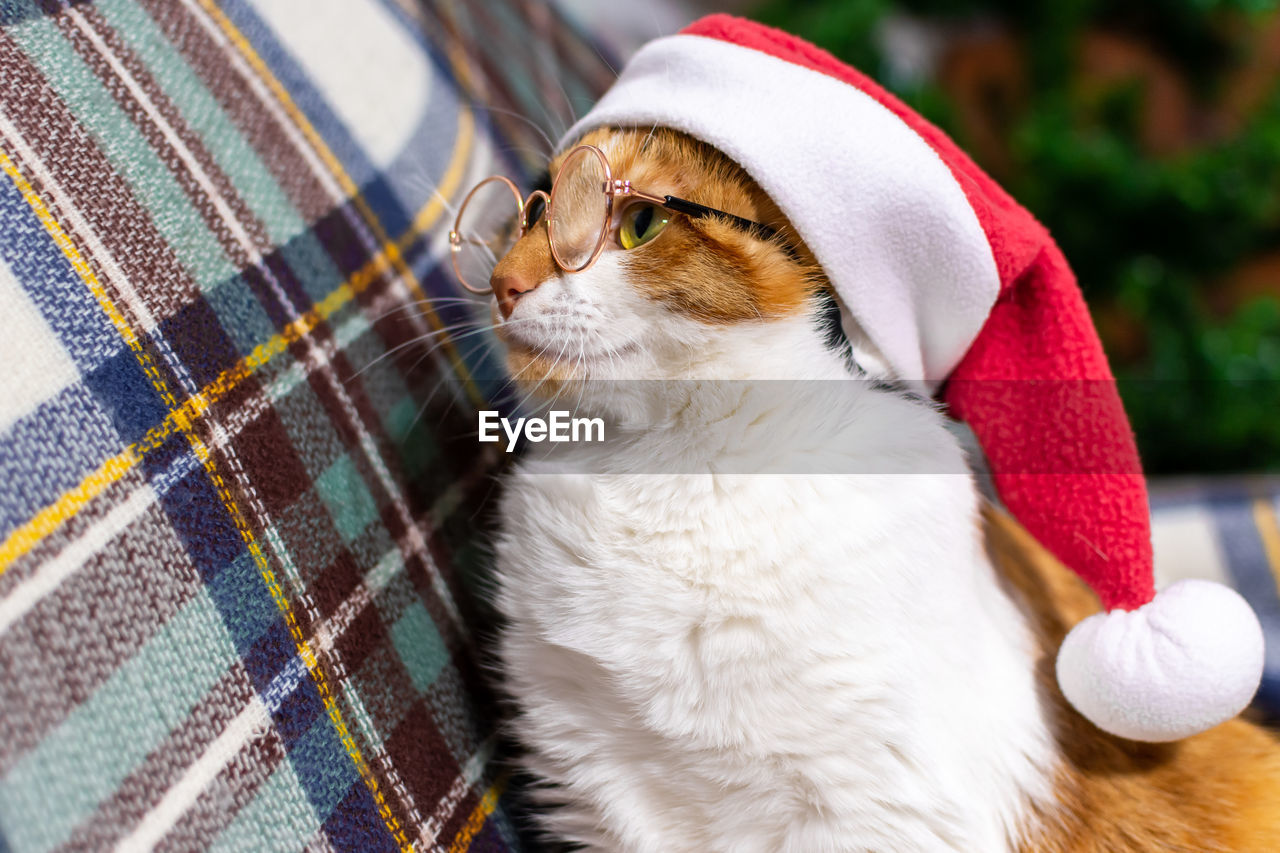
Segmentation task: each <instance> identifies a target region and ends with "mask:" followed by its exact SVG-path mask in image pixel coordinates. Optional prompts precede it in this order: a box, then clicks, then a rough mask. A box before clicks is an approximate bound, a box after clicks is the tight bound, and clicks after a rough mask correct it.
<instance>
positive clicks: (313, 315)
mask: <svg viewBox="0 0 1280 853" xmlns="http://www.w3.org/2000/svg"><path fill="white" fill-rule="evenodd" d="M458 124H459V126H458V135H457V140H458V141H457V144H456V145H455V147H454V151H453V154H452V156H451V158H450V161H449V165H448V168H447V169H446V170H445V173H444V176H443V177H442V178H441V181H440V191H441V194H442V195H443V196H444V197H446V198H447V197H449V196H450V195H451V194H452V193H453V192H455V191H456V190H457V188H458V185H459V184H460V183H461V182H462V175H463V172H464V170H465V168H466V161H467V155H468V153H469V151H470V147H471V140H472V138H473V134H474V128H475V119H474V117H473V116H472V114H471V112H470V111H469V110H466V109H464V110H463V111H462V113H461V115H460V116H459V118H458ZM0 167H2V168H3V170H4V172H5V174H7V175H8V176H9V177H10V179H11V180H13V182H14V184H15V185H17V186H18V188H19V189H20V190H22V191H23V194H24V198H26V192H27V190H29V189H30V184H28V183H27V181H26V179H25V178H24V177H23V176H22V174H21V173H20V172H18V171H17V169H16V167H14V164H13V162H12V161H11V160H9V158H8V157H6V156H5V155H4V153H3V152H0ZM24 187H25V189H24ZM32 196H33V197H34V192H33V193H32ZM37 202H38V199H37ZM28 203H30V199H28ZM41 209H43V205H41ZM443 210H444V202H443V201H442V200H441V199H440V198H439V197H436V198H433V199H432V200H431V201H429V202H427V203H426V204H425V205H423V207H422V209H421V210H419V211H418V213H417V214H416V215H415V216H414V219H413V223H412V224H411V225H410V226H409V228H408V230H407V231H405V233H404V234H403V235H401V236H400V238H399V239H398V240H397V241H396V244H395V246H394V247H393V248H395V249H396V250H398V251H399V252H404V251H405V250H406V249H407V248H408V247H409V244H410V243H412V242H413V241H414V240H415V239H416V238H417V237H418V235H420V234H421V233H423V232H424V231H426V230H427V229H428V228H430V227H431V226H432V225H434V224H435V223H436V221H437V220H438V219H439V217H440V214H441V213H442V212H443ZM42 221H43V220H42ZM47 227H48V226H46V228H47ZM55 227H56V223H55ZM57 230H58V233H60V234H62V233H63V232H62V230H61V228H58V229H57ZM63 238H64V239H66V235H65V234H63ZM54 239H55V240H57V239H58V238H57V237H55V238H54ZM67 243H68V246H70V249H71V251H72V252H75V256H76V257H77V258H79V259H80V262H81V263H83V258H81V257H80V254H79V252H77V251H76V250H75V247H74V245H71V244H70V241H69V240H67ZM59 245H60V246H61V245H62V244H61V243H59ZM386 248H387V247H384V250H383V251H379V252H378V253H377V254H376V255H374V256H373V257H372V258H370V259H369V261H368V262H366V263H365V265H364V266H363V267H361V268H360V269H358V270H356V272H355V273H353V274H352V276H351V277H350V278H349V279H348V280H347V281H345V282H343V283H342V284H341V285H339V286H338V287H337V288H335V289H334V290H333V291H332V292H331V293H329V294H328V295H327V296H325V298H324V299H322V300H320V302H318V303H317V304H316V305H315V306H314V307H313V308H312V309H311V310H309V311H308V312H307V313H306V314H303V315H302V316H301V317H299V318H298V319H297V320H294V321H293V322H292V323H290V324H289V325H288V326H286V327H285V328H284V330H283V331H281V332H279V333H278V334H276V335H275V336H273V337H272V338H270V339H269V340H267V341H265V342H263V343H261V344H259V345H258V346H256V347H254V349H253V351H252V352H250V353H249V355H247V356H245V357H244V358H242V359H241V360H240V361H239V362H237V363H236V364H235V365H233V366H231V367H229V368H227V369H226V370H224V371H223V372H222V373H221V374H219V375H218V377H217V378H216V379H214V380H213V381H212V382H210V383H209V384H208V385H206V386H205V387H204V388H203V389H202V390H201V391H200V393H199V394H196V395H195V396H194V397H192V398H190V399H189V400H187V402H186V403H185V404H183V405H182V407H181V408H179V409H177V410H174V411H171V412H170V413H169V415H168V416H167V417H166V418H165V419H164V421H162V422H161V423H160V424H158V425H156V426H154V427H152V428H151V430H149V431H148V432H147V434H146V435H145V436H143V437H142V438H141V439H140V440H139V441H137V442H135V443H134V444H131V445H129V446H128V447H126V448H125V449H124V450H123V451H121V452H120V453H118V454H116V455H115V456H113V457H111V458H110V459H108V460H107V461H106V462H104V463H103V464H102V465H101V466H100V467H99V468H98V469H97V470H96V471H94V472H93V473H91V474H89V476H87V477H85V479H84V480H83V481H81V482H80V483H79V484H78V485H76V486H75V487H74V488H72V489H70V490H69V491H67V492H66V493H65V494H63V495H62V496H61V497H60V498H58V500H57V501H55V502H54V503H52V504H50V505H49V506H48V507H46V508H44V509H43V510H41V511H40V512H39V513H37V514H36V515H35V516H33V517H32V519H31V520H30V521H28V522H27V523H26V524H24V525H23V526H22V527H19V528H18V529H17V530H15V531H14V532H13V533H11V534H9V536H8V538H7V539H5V541H4V543H3V544H0V574H4V572H5V570H6V569H8V568H9V566H11V565H12V564H13V563H14V562H15V561H16V560H18V559H19V558H21V557H22V556H23V555H24V554H26V553H27V552H29V551H30V550H31V549H32V548H34V547H35V546H36V545H38V544H39V543H40V542H41V540H43V539H44V538H45V537H46V536H48V535H49V534H51V533H53V532H54V531H55V530H57V529H58V528H59V527H61V526H62V525H63V524H64V523H66V521H67V520H68V519H70V518H71V517H72V516H74V515H75V514H76V513H77V512H79V511H80V510H81V509H83V508H84V506H85V505H86V504H88V503H89V501H91V500H93V499H94V498H95V497H97V496H98V495H99V494H101V493H102V491H103V490H104V489H106V488H107V487H108V486H110V485H111V484H112V483H114V482H116V481H117V480H119V479H120V478H121V477H123V476H124V475H125V474H126V473H128V471H129V470H130V469H131V468H133V467H134V466H136V465H137V464H138V463H139V462H141V461H142V459H143V457H145V456H146V455H147V453H149V452H150V451H152V450H154V449H156V448H157V447H159V446H160V445H161V444H163V443H164V442H165V440H166V439H168V438H169V436H171V435H172V434H173V432H174V430H175V429H181V430H186V429H189V428H190V425H191V424H193V423H194V422H195V421H196V420H197V419H199V418H200V417H201V416H202V415H203V414H204V413H205V412H206V411H208V409H209V407H210V406H212V405H213V404H214V403H216V402H217V401H218V400H219V399H221V398H222V397H224V396H225V395H226V394H228V393H229V392H231V391H232V390H234V389H235V388H236V387H237V386H238V385H239V384H240V383H241V382H243V381H244V380H245V379H247V378H248V377H250V376H252V375H253V374H254V373H255V372H257V370H258V369H259V368H261V367H262V366H263V365H265V364H267V363H268V362H269V361H271V359H272V358H274V357H275V356H277V355H279V354H280V353H282V352H284V351H285V350H286V349H288V347H289V344H292V343H294V342H295V341H297V340H299V339H301V338H302V337H303V336H304V335H306V334H308V333H309V332H311V330H312V329H314V328H315V327H316V326H318V325H319V324H320V323H322V322H324V321H326V320H328V319H329V318H330V317H331V316H332V315H333V314H334V313H335V312H337V311H338V310H339V309H340V308H342V307H343V306H345V305H346V304H347V303H349V302H351V300H352V299H354V298H355V297H356V296H357V295H359V294H360V293H362V292H363V291H364V290H365V289H366V288H368V287H369V285H370V284H372V283H373V282H375V281H377V280H378V276H380V275H381V274H382V273H384V272H387V271H388V269H390V261H389V257H388V252H387V251H386ZM65 251H66V250H65V249H64V254H65ZM73 266H74V262H73ZM77 271H78V268H77ZM86 271H87V272H88V274H89V275H92V274H93V271H92V269H90V268H88V266H87V265H86ZM94 281H95V282H96V281H97V279H96V278H95V279H94ZM113 310H114V306H113ZM121 321H122V322H123V317H122V318H121ZM113 322H114V319H113ZM128 334H129V335H131V336H132V335H133V332H132V330H129V331H128ZM135 340H136V338H135Z"/></svg>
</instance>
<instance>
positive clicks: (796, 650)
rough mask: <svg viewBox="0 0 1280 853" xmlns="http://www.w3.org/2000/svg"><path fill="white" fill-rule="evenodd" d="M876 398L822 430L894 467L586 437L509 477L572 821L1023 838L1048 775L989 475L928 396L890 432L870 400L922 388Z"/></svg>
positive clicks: (529, 666)
mask: <svg viewBox="0 0 1280 853" xmlns="http://www.w3.org/2000/svg"><path fill="white" fill-rule="evenodd" d="M881 400H883V403H881V402H879V401H881ZM858 405H861V406H863V407H864V408H863V409H862V410H861V416H860V417H852V418H850V417H845V416H843V414H848V413H843V414H842V415H841V416H839V417H835V418H832V419H831V420H830V423H831V424H832V427H831V430H832V431H833V434H831V435H825V436H824V435H818V436H817V438H818V440H819V441H818V443H817V444H816V445H815V446H822V447H825V448H830V447H832V446H836V447H845V448H853V449H852V450H849V451H846V452H848V453H854V454H858V455H860V456H865V457H866V458H875V459H882V460H884V459H896V460H899V461H897V462H884V463H883V464H880V465H877V466H876V471H877V472H876V473H865V474H859V475H847V476H846V475H805V476H800V475H792V476H787V475H744V474H729V475H711V474H652V473H641V474H610V475H603V474H597V473H583V471H585V470H591V469H592V466H593V465H594V464H595V460H598V459H599V458H600V457H599V456H598V455H591V456H588V455H587V454H585V453H579V452H577V451H576V450H575V449H570V450H568V451H567V452H565V453H563V454H560V455H558V456H557V457H556V458H555V459H551V460H545V461H539V462H533V463H526V464H525V465H524V466H522V467H521V468H520V469H519V470H518V471H517V472H516V473H515V474H513V475H512V477H511V478H510V480H509V481H508V483H507V487H506V493H505V497H504V500H503V506H502V521H503V532H502V536H501V538H500V541H499V544H498V569H499V595H498V603H499V607H500V609H501V610H502V612H503V613H504V615H505V616H506V617H507V619H508V620H509V623H508V627H507V628H506V630H505V632H504V636H503V638H502V643H501V655H502V659H503V665H504V668H505V673H506V684H507V685H508V687H509V689H510V690H511V692H512V694H513V695H514V697H515V698H516V700H517V702H518V704H519V706H520V709H521V715H520V718H519V720H518V721H517V734H518V735H519V736H520V737H521V739H522V740H524V741H525V742H526V743H527V744H528V745H529V746H530V747H531V750H532V753H533V755H532V757H531V766H532V768H533V770H534V772H535V773H536V774H537V775H539V776H541V777H543V778H544V779H546V780H547V781H549V782H552V783H555V784H556V785H557V786H559V791H558V792H557V793H556V794H555V795H554V796H552V797H550V798H551V799H554V800H556V801H557V802H562V803H564V805H563V806H562V807H560V808H558V809H556V810H554V811H553V812H551V813H550V815H549V817H548V818H547V824H548V826H549V827H550V828H551V829H552V831H553V832H554V833H555V834H557V835H559V836H562V837H568V838H573V839H577V840H580V841H584V842H588V843H590V844H592V845H594V849H602V850H628V851H650V850H652V851H673V850H699V851H714V850H726V851H728V850H732V851H757V850H758V851H778V850H793V851H806V853H807V852H808V851H828V850H829V851H843V850H893V851H905V850H963V851H989V850H1003V849H1007V847H1008V839H1009V837H1010V836H1011V835H1014V834H1016V832H1017V830H1018V827H1019V824H1020V821H1021V818H1022V815H1023V813H1024V811H1025V808H1026V805H1027V803H1028V801H1029V799H1039V798H1041V797H1043V796H1046V795H1047V794H1048V781H1047V774H1048V772H1049V770H1050V769H1051V767H1052V763H1053V761H1052V759H1053V756H1052V751H1051V748H1050V746H1049V743H1050V739H1049V736H1048V734H1047V730H1046V726H1045V724H1044V722H1043V720H1042V719H1041V715H1040V711H1039V707H1038V704H1037V701H1036V696H1035V687H1034V678H1033V668H1034V660H1033V651H1032V642H1031V639H1030V636H1029V633H1028V631H1027V628H1026V626H1025V624H1024V622H1023V620H1022V618H1021V615H1020V614H1019V613H1018V612H1017V610H1016V609H1015V608H1014V606H1013V605H1012V604H1011V602H1010V601H1009V600H1008V599H1007V598H1006V597H1005V595H1004V594H1003V593H1002V592H1001V590H1000V589H999V587H998V585H997V581H996V579H995V577H994V575H993V573H992V570H991V568H990V566H989V565H988V563H987V561H986V559H985V556H984V555H983V552H982V550H981V546H980V542H979V541H978V532H977V525H976V521H975V512H976V505H975V500H976V499H975V495H974V490H973V486H972V483H971V481H970V480H969V478H968V477H967V476H964V475H961V474H946V473H939V472H944V471H955V470H957V464H958V463H959V458H960V457H959V455H958V454H959V452H960V451H959V449H958V448H957V447H956V446H955V443H954V441H953V440H952V439H951V438H950V436H948V435H947V434H946V432H945V431H944V430H943V429H942V426H941V423H940V420H939V418H938V416H937V415H936V414H935V413H933V412H931V411H929V410H927V409H923V408H922V409H920V410H919V412H918V413H915V414H911V415H909V417H910V418H911V426H910V428H907V429H903V428H898V429H894V430H888V429H884V424H883V423H879V422H878V415H876V416H869V413H879V410H880V408H883V407H887V408H888V409H891V410H894V412H896V415H895V416H901V415H902V408H901V407H903V406H907V405H910V404H908V403H905V402H904V401H901V400H899V399H897V398H889V397H887V396H885V395H870V403H868V401H867V400H863V401H861V402H860V403H859V404H858ZM868 405H870V406H871V408H870V409H868V408H866V407H867V406H868ZM894 412H890V415H894ZM795 414H796V413H795V412H794V411H788V412H787V414H786V416H787V417H794V416H795ZM776 416H782V415H776ZM891 419H892V418H891ZM753 424H754V426H753V428H755V427H756V426H758V427H759V428H760V429H761V430H763V431H764V432H765V433H767V432H768V429H769V424H768V422H767V418H766V419H764V420H760V419H756V420H754V421H753ZM775 427H776V424H775ZM835 432H839V433H840V435H836V434H834V433H835ZM850 433H853V434H850ZM922 439H924V440H923V441H922ZM653 440H654V439H652V437H632V438H631V439H621V440H617V441H615V442H614V443H613V446H612V447H610V448H608V450H607V452H608V453H609V454H611V455H612V458H614V459H615V460H616V459H619V458H621V459H625V458H626V456H627V455H628V454H633V455H636V456H637V458H640V454H644V453H647V452H651V450H652V446H651V445H648V446H647V445H646V442H650V441H653ZM922 446H923V447H934V448H935V450H934V451H931V452H926V453H924V454H921V453H920V451H919V448H921V447H922ZM906 448H914V451H913V453H900V452H899V451H902V450H904V449H906ZM574 472H577V473H574Z"/></svg>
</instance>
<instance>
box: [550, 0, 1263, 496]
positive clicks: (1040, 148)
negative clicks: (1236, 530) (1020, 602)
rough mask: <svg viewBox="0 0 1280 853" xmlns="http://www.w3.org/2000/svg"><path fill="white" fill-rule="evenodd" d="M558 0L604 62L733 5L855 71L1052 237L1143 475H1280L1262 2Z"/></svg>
mask: <svg viewBox="0 0 1280 853" xmlns="http://www.w3.org/2000/svg"><path fill="white" fill-rule="evenodd" d="M562 2H563V4H564V5H565V6H566V7H568V10H569V11H570V13H571V14H572V15H575V16H577V17H579V18H580V19H582V20H583V21H584V22H587V23H589V24H590V26H592V27H593V28H594V29H597V30H599V29H600V28H602V27H603V29H604V30H605V31H606V32H608V31H613V32H617V33H618V38H617V41H616V43H615V44H613V45H612V47H613V48H614V50H615V52H616V53H617V54H618V57H619V58H621V57H624V56H625V55H626V54H627V53H629V52H630V51H631V50H632V49H634V47H635V46H637V45H638V44H639V43H640V42H643V41H645V40H647V39H648V38H650V37H653V36H656V35H659V34H664V33H669V32H673V31H675V30H676V29H678V28H679V27H680V26H682V25H683V24H684V23H687V22H688V21H690V20H692V19H693V18H695V17H697V16H699V15H701V14H705V13H706V12H709V11H729V12H734V13H736V14H742V15H746V16H748V17H752V18H755V19H757V20H760V21H764V22H766V23H769V24H773V25H775V26H778V27H781V28H783V29H786V30H789V31H791V32H794V33H796V34H798V35H800V36H803V37H804V38H807V39H809V40H811V41H813V42H815V43H817V44H818V45H820V46H822V47H824V48H826V49H827V50H829V51H831V52H832V53H834V54H835V55H836V56H838V57H840V58H841V59H844V60H846V61H848V62H850V63H852V64H853V65H855V66H857V67H859V68H861V69H862V70H863V71H866V72H868V73H869V74H871V75H872V76H873V77H875V78H877V79H878V80H879V81H880V82H881V83H883V84H885V85H886V86H888V87H889V88H890V89H891V90H892V91H894V92H895V93H896V94H898V95H899V96H900V97H901V98H903V99H904V100H905V101H906V102H907V103H909V104H910V105H911V106H913V107H914V108H915V109H917V110H919V111H920V112H921V113H922V114H924V115H925V116H926V117H927V118H929V119H930V120H932V121H933V122H935V123H936V124H938V125H940V126H941V127H942V128H943V129H944V130H946V131H947V132H948V133H950V134H951V135H952V136H953V137H954V138H955V139H956V140H957V141H958V142H959V143H960V145H961V146H962V147H963V148H964V149H965V150H967V151H968V152H969V153H970V155H971V156H972V157H973V158H974V159H975V160H976V161H977V162H978V164H979V165H980V166H982V167H983V168H984V169H986V170H987V171H988V172H989V173H990V174H991V175H992V176H993V177H995V178H996V179H997V180H998V181H999V182H1000V183H1001V184H1002V185H1003V186H1004V187H1005V188H1006V189H1007V190H1008V191H1009V192H1010V193H1012V195H1013V196H1014V197H1015V198H1016V199H1018V200H1019V201H1020V202H1021V203H1022V204H1024V205H1025V206H1027V207H1028V208H1029V209H1030V210H1031V211H1032V212H1033V213H1034V214H1035V215H1036V216H1037V217H1038V218H1039V219H1040V220H1041V221H1042V222H1044V223H1045V225H1047V226H1048V228H1049V230H1050V231H1051V232H1052V233H1053V234H1054V236H1055V237H1056V239H1057V240H1058V242H1059V244H1060V245H1061V246H1062V248H1063V250H1064V252H1065V253H1066V256H1067V258H1068V259H1069V260H1070V262H1071V264H1072V266H1073V267H1074V269H1075V271H1076V275H1077V276H1078V277H1079V280H1080V285H1081V287H1082V288H1083V290H1084V293H1085V297H1086V298H1087V299H1088V301H1089V304H1090V307H1091V310H1092V311H1093V315H1094V320H1095V322H1096V324H1097V327H1098V331H1099V333H1100V334H1101V336H1102V340H1103V343H1104V345H1105V346H1106V348H1107V352H1108V355H1109V356H1110V359H1111V365H1112V369H1113V370H1114V371H1115V373H1116V375H1117V378H1118V379H1119V380H1120V384H1121V393H1122V395H1123V396H1124V398H1125V404H1126V407H1127V409H1128V411H1129V416H1130V418H1131V420H1132V422H1133V426H1134V429H1135V431H1136V432H1137V435H1138V443H1139V446H1140V448H1141V450H1142V456H1143V462H1144V465H1145V467H1146V469H1147V471H1148V473H1150V474H1164V475H1170V474H1175V475H1176V474H1206V473H1215V474H1216V473H1235V472H1263V471H1269V472H1275V471H1280V10H1278V8H1277V7H1278V6H1280V2H1277V0H1146V2H1139V0H1109V2H1106V3H1103V2H1098V0H1058V2H1053V3H1026V2H1022V0H756V2H729V1H728V0H726V2H693V0H685V2H680V0H649V2H646V3H644V4H639V5H637V6H622V5H620V4H602V3H599V2H597V0H562ZM601 18H607V20H603V21H602V20H601Z"/></svg>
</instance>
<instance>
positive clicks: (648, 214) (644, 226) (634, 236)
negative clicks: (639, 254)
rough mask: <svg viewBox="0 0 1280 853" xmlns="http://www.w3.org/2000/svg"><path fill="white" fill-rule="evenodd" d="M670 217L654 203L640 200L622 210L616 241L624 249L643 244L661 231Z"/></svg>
mask: <svg viewBox="0 0 1280 853" xmlns="http://www.w3.org/2000/svg"><path fill="white" fill-rule="evenodd" d="M670 221H671V218H670V217H669V216H667V215H666V211H664V210H663V209H662V208H661V207H658V205H656V204H649V203H647V202H641V203H640V204H633V205H631V206H630V207H628V208H627V209H626V210H624V211H623V212H622V224H621V225H620V226H619V227H618V243H619V244H621V245H622V248H624V249H634V248H635V247H636V246H643V245H644V244H645V243H648V242H649V241H650V240H652V239H653V238H654V237H657V236H658V235H659V234H661V233H662V229H663V228H666V227H667V223H668V222H670Z"/></svg>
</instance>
